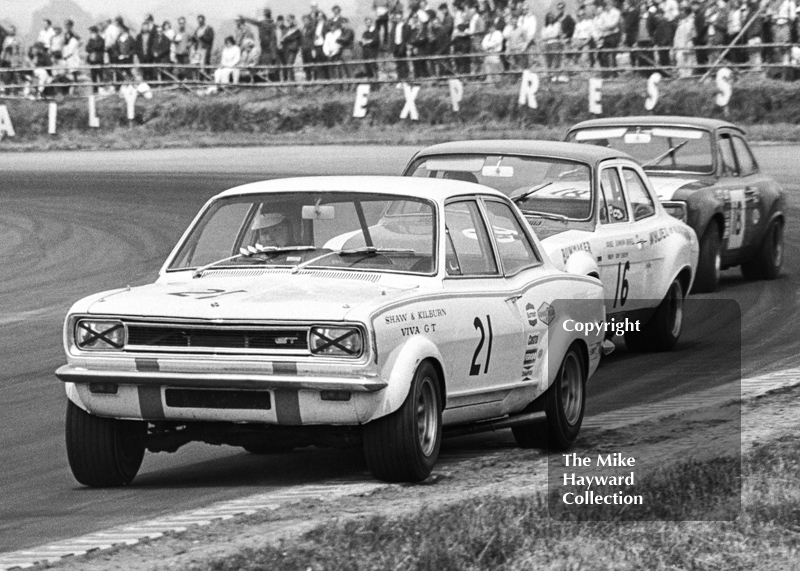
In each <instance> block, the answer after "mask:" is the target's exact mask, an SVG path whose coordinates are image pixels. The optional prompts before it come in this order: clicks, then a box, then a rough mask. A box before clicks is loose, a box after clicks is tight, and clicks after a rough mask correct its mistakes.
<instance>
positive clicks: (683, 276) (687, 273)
mask: <svg viewBox="0 0 800 571" xmlns="http://www.w3.org/2000/svg"><path fill="white" fill-rule="evenodd" d="M676 278H677V279H678V281H680V282H681V287H683V297H686V296H687V295H689V288H691V287H692V279H693V278H694V276H693V274H692V268H690V267H689V266H685V267H684V268H682V269H681V271H679V272H678V275H677V276H676ZM670 283H671V282H670Z"/></svg>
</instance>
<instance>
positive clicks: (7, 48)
mask: <svg viewBox="0 0 800 571" xmlns="http://www.w3.org/2000/svg"><path fill="white" fill-rule="evenodd" d="M24 65H25V57H24V54H23V52H22V42H20V40H19V37H18V36H17V28H16V26H9V27H8V30H6V34H5V37H4V38H3V43H2V46H0V68H3V70H4V71H3V74H2V81H3V83H5V84H6V85H11V84H15V83H19V82H20V81H21V79H22V78H21V77H19V74H18V73H17V71H16V70H18V69H20V68H21V67H23V66H24Z"/></svg>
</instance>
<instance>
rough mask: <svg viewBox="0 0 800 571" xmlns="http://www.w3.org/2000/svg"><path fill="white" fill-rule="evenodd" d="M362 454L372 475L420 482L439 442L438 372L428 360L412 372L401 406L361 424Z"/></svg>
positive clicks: (380, 478) (440, 433)
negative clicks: (409, 384)
mask: <svg viewBox="0 0 800 571" xmlns="http://www.w3.org/2000/svg"><path fill="white" fill-rule="evenodd" d="M363 437H364V456H365V457H366V460H367V466H369V470H370V472H372V475H373V476H375V477H376V478H378V479H379V480H384V481H386V482H421V481H422V480H424V479H425V478H427V477H428V476H429V475H430V473H431V471H432V470H433V466H434V464H436V460H437V459H438V458H439V448H440V447H441V444H442V397H441V393H440V390H439V375H438V373H437V372H436V369H435V367H434V366H433V365H432V364H431V363H430V362H429V361H423V362H422V363H421V364H420V366H419V367H418V368H417V371H416V372H415V373H414V379H413V381H412V382H411V388H410V389H409V391H408V396H407V397H406V400H405V402H404V403H403V405H402V406H401V407H400V408H399V409H398V410H396V411H395V412H393V413H392V414H389V415H387V416H384V417H382V418H378V419H376V420H373V421H372V422H369V423H367V424H366V425H364V433H363Z"/></svg>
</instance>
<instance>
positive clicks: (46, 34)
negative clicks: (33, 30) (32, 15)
mask: <svg viewBox="0 0 800 571" xmlns="http://www.w3.org/2000/svg"><path fill="white" fill-rule="evenodd" d="M55 35H56V30H55V28H53V23H52V22H51V21H50V20H48V19H45V20H44V28H42V30H41V31H40V32H39V35H38V36H37V38H36V43H38V44H40V47H39V48H37V50H41V49H44V50H45V51H48V52H49V51H50V50H51V49H52V41H53V36H55ZM35 53H36V54H38V51H37V52H35Z"/></svg>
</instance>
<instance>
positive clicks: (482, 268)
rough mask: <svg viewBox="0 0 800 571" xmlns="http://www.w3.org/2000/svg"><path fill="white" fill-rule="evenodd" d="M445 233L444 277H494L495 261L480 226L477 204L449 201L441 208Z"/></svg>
mask: <svg viewBox="0 0 800 571" xmlns="http://www.w3.org/2000/svg"><path fill="white" fill-rule="evenodd" d="M444 219H445V231H446V233H447V246H446V247H447V259H446V260H445V265H446V268H447V274H448V275H451V276H494V275H497V274H498V273H499V272H498V271H497V261H496V260H495V259H494V252H493V251H492V244H491V242H490V241H489V235H488V234H487V233H486V227H485V226H484V224H483V219H482V218H481V214H480V211H479V210H478V204H477V203H476V202H474V201H472V200H465V201H460V202H451V203H450V204H447V205H445V207H444Z"/></svg>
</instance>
